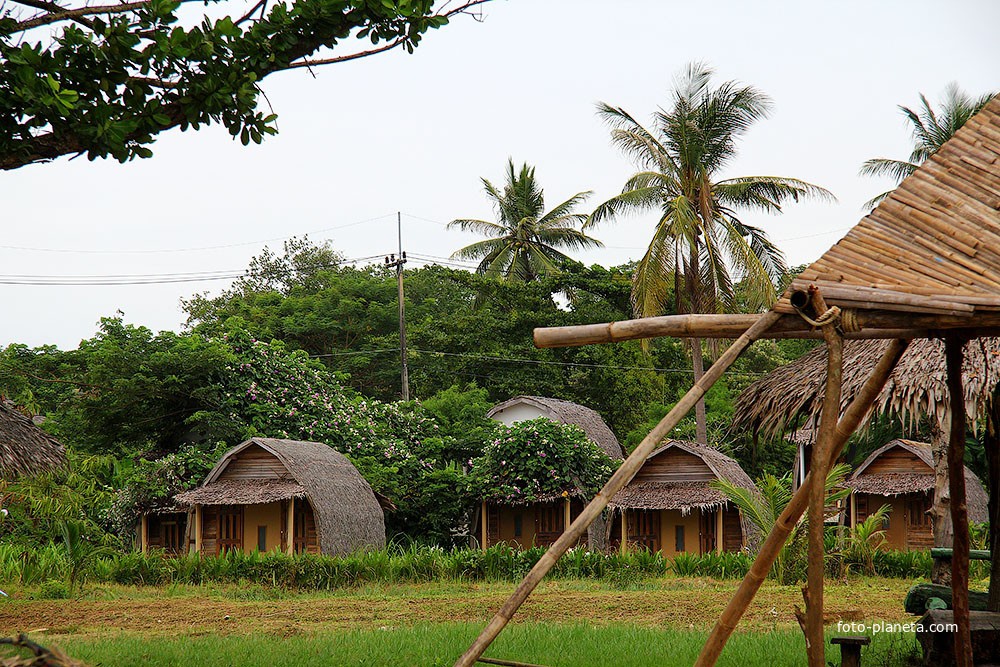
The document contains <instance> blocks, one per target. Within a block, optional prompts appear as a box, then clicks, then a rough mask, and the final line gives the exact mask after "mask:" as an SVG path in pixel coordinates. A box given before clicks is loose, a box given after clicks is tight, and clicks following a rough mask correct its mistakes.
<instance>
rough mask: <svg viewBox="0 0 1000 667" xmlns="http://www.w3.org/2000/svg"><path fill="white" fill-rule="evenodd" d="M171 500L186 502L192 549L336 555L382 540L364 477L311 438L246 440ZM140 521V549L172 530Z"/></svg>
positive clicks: (381, 524)
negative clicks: (196, 484)
mask: <svg viewBox="0 0 1000 667" xmlns="http://www.w3.org/2000/svg"><path fill="white" fill-rule="evenodd" d="M175 500H176V501H177V503H178V504H180V505H183V506H186V507H189V508H190V509H189V511H188V521H187V527H186V530H185V534H186V541H187V546H188V548H189V549H191V551H193V552H194V553H200V554H219V553H222V552H224V551H226V550H228V549H237V550H242V551H245V552H251V551H272V550H280V551H284V552H286V553H289V554H293V553H323V554H343V553H349V552H351V551H355V550H358V549H364V548H379V547H383V546H385V520H384V517H383V514H382V508H381V507H380V505H379V502H378V500H377V499H376V497H375V494H374V493H373V492H372V489H371V487H370V486H369V485H368V482H366V481H365V479H364V478H363V477H362V476H361V473H359V472H358V470H357V468H355V467H354V466H353V465H352V464H351V462H350V461H348V460H347V459H346V458H345V457H344V456H343V455H342V454H340V453H339V452H337V451H336V450H334V449H333V448H332V447H329V446H327V445H324V444H322V443H319V442H303V441H298V440H278V439H274V438H252V439H250V440H247V441H246V442H243V443H241V444H239V445H237V446H236V447H234V448H233V449H231V450H229V451H228V452H226V454H225V455H224V456H223V457H222V459H221V460H220V461H219V462H218V463H217V464H216V465H215V467H214V468H212V471H211V472H210V473H209V474H208V477H206V478H205V481H204V482H203V483H202V485H201V486H199V487H198V488H196V489H192V490H191V491H186V492H184V493H181V494H178V495H177V497H176V499H175ZM160 516H163V515H160ZM143 525H144V526H145V527H146V528H145V529H144V530H143V531H142V544H141V546H142V548H143V550H146V549H148V548H150V547H152V546H163V547H166V543H165V542H164V541H166V542H169V540H172V539H173V538H174V535H176V531H177V530H179V529H177V528H174V527H173V526H172V525H171V524H169V522H167V521H164V520H163V519H161V518H159V517H158V516H154V515H147V516H146V517H144V520H143ZM157 526H159V528H157ZM164 536H168V537H164ZM157 539H159V540H160V542H159V543H158V542H157Z"/></svg>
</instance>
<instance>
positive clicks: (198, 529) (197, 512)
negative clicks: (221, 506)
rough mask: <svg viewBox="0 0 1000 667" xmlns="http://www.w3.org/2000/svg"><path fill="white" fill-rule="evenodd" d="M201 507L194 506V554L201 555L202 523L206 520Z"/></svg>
mask: <svg viewBox="0 0 1000 667" xmlns="http://www.w3.org/2000/svg"><path fill="white" fill-rule="evenodd" d="M202 515H203V511H202V509H201V505H195V506H194V552H195V553H196V554H198V555H199V556H200V555H201V535H202V521H203V520H204V517H203V516H202Z"/></svg>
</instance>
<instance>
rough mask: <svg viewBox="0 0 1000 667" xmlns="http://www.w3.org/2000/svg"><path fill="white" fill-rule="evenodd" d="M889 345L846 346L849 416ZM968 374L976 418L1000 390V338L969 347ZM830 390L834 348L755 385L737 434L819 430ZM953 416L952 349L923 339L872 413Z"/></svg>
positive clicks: (739, 403)
mask: <svg viewBox="0 0 1000 667" xmlns="http://www.w3.org/2000/svg"><path fill="white" fill-rule="evenodd" d="M888 345H889V342H888V341H882V340H851V341H845V342H844V376H843V378H844V379H843V390H842V396H841V410H843V409H844V408H845V407H846V406H847V405H848V404H849V403H850V402H851V401H852V400H854V397H855V396H856V395H857V394H858V392H859V391H860V389H861V387H862V386H863V385H864V383H865V380H867V379H868V376H869V375H870V374H871V371H872V369H873V368H874V367H875V364H876V363H878V359H879V357H880V356H881V355H882V353H883V352H885V350H886V348H887V347H888ZM962 375H963V382H964V386H965V405H966V412H967V414H968V415H969V416H970V419H973V420H974V419H975V418H976V417H977V416H978V415H981V414H982V413H983V411H984V410H985V408H986V407H987V405H988V404H989V401H990V399H991V396H992V395H993V390H994V389H995V388H996V387H997V385H998V384H1000V339H998V338H979V339H976V340H971V341H969V342H968V343H966V345H965V359H964V361H963V366H962ZM825 390H826V346H821V347H817V348H816V349H814V350H812V351H810V352H808V353H807V354H805V355H803V356H802V357H800V358H799V359H796V360H795V361H793V362H792V363H790V364H786V365H784V366H782V367H780V368H778V369H775V370H774V371H772V372H771V373H769V374H767V375H766V376H765V377H763V378H761V379H760V380H757V381H756V382H754V383H753V384H751V385H750V386H749V387H747V388H746V389H745V390H744V391H743V392H742V393H741V394H740V395H739V397H738V398H737V399H736V405H735V411H734V414H733V428H736V429H747V430H751V431H755V432H757V433H760V434H761V435H764V436H774V435H777V434H778V433H780V432H781V431H782V430H783V429H784V428H785V427H786V426H790V425H792V424H798V425H800V426H802V427H804V428H806V429H812V428H815V425H817V424H819V418H820V414H821V413H822V409H823V394H824V392H825ZM947 412H948V387H947V385H946V382H945V360H944V343H943V342H942V341H940V340H936V339H920V340H915V341H913V342H912V343H911V344H910V346H909V348H908V349H907V350H906V353H905V354H904V355H903V358H902V359H900V361H899V363H898V364H897V365H896V368H895V370H893V372H892V375H891V376H890V377H889V381H888V382H887V383H886V385H885V387H884V388H883V389H882V392H881V393H880V394H879V395H878V398H877V399H876V400H875V401H874V402H873V403H872V412H871V413H870V414H879V413H886V414H891V415H895V416H898V417H899V418H901V419H903V420H904V421H907V422H909V423H913V422H914V421H915V420H917V419H919V418H920V417H921V416H925V415H926V416H928V417H931V418H932V419H934V420H935V421H936V422H937V423H938V424H940V423H941V421H942V420H943V419H944V417H945V415H946V414H947Z"/></svg>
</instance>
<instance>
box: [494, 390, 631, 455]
mask: <svg viewBox="0 0 1000 667" xmlns="http://www.w3.org/2000/svg"><path fill="white" fill-rule="evenodd" d="M516 405H528V406H531V407H533V408H535V409H537V410H539V411H541V412H542V414H544V415H545V416H546V417H548V418H549V419H551V420H552V421H555V422H559V423H560V424H572V425H574V426H579V427H580V428H582V429H583V432H584V433H586V434H587V437H588V438H590V440H591V441H592V442H594V444H596V445H597V446H598V447H600V448H601V449H602V450H604V453H605V454H607V455H608V456H610V457H611V460H612V461H621V460H622V459H624V458H625V457H624V456H623V452H622V446H621V444H620V443H619V442H618V438H616V437H615V434H614V433H613V432H612V431H611V429H610V428H608V425H607V424H606V423H605V421H604V419H603V418H602V417H601V415H600V413H598V412H597V411H596V410H591V409H590V408H588V407H584V406H582V405H580V404H579V403H573V402H571V401H564V400H562V399H558V398H548V397H547V396H515V397H514V398H512V399H510V400H509V401H504V402H503V403H500V404H498V405H495V406H494V407H493V409H492V410H490V411H489V412H487V413H486V416H487V417H490V418H493V417H494V416H495V415H497V414H499V413H500V412H503V411H504V410H507V409H509V408H512V407H514V406H516Z"/></svg>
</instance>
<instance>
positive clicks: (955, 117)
mask: <svg viewBox="0 0 1000 667" xmlns="http://www.w3.org/2000/svg"><path fill="white" fill-rule="evenodd" d="M994 94H995V93H986V94H985V95H981V96H979V97H977V98H973V97H971V96H970V95H969V94H968V93H966V92H964V91H963V90H962V89H961V88H959V87H958V84H957V83H954V82H952V83H949V84H948V85H947V86H946V87H945V89H944V97H943V101H942V104H941V108H940V109H938V110H937V111H935V110H934V108H933V107H931V103H930V102H928V101H927V98H926V97H925V96H924V94H923V93H920V106H919V107H918V108H917V109H911V108H909V107H904V106H902V105H901V106H900V107H899V110H900V111H901V112H902V113H903V115H904V116H906V120H907V121H908V122H909V124H910V126H911V129H912V132H913V152H911V153H910V159H909V160H892V159H889V158H882V157H880V158H872V159H871V160H866V161H865V163H864V164H863V165H861V170H860V173H861V175H862V176H888V177H890V178H892V179H894V180H895V181H896V184H897V185H898V184H899V183H900V182H901V181H902V180H903V179H904V178H906V177H907V176H909V175H910V174H912V173H913V172H914V171H915V170H916V168H917V167H919V166H920V165H921V164H922V163H923V162H924V160H926V159H927V158H929V157H930V156H932V155H934V153H936V152H937V150H938V149H939V148H941V146H943V145H944V143H945V142H946V141H948V140H949V139H951V137H952V135H954V134H955V132H957V131H958V129H959V128H960V127H962V126H963V125H965V122H966V121H967V120H969V119H970V118H972V117H973V116H975V115H976V113H978V112H979V110H980V109H982V108H983V107H984V106H985V105H986V103H987V102H989V101H990V100H991V99H993V95H994ZM890 192H892V190H890V191H889V192H883V193H882V194H880V195H879V196H877V197H874V198H873V199H870V200H869V201H867V202H865V204H864V207H865V208H874V207H875V206H877V205H878V203H879V202H880V201H882V200H883V199H885V198H886V197H888V196H889V193H890Z"/></svg>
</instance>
